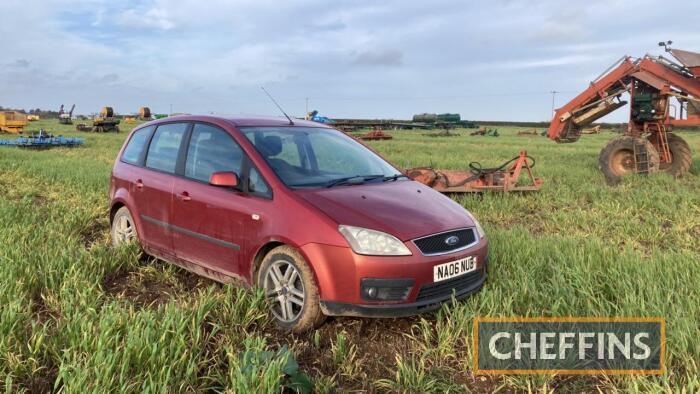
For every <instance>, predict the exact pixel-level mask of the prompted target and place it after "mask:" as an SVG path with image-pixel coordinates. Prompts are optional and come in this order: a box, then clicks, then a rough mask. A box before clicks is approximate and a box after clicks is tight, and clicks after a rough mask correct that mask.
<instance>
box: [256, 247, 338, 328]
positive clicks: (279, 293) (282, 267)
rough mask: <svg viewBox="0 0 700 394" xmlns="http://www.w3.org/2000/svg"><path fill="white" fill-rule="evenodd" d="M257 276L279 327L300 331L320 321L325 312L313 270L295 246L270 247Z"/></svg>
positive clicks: (312, 326)
mask: <svg viewBox="0 0 700 394" xmlns="http://www.w3.org/2000/svg"><path fill="white" fill-rule="evenodd" d="M257 276H258V278H257V283H258V286H260V287H261V288H263V290H264V291H265V296H266V297H268V300H269V301H270V312H271V313H272V316H273V317H274V319H275V320H276V322H277V325H278V327H279V328H280V329H282V330H284V331H292V332H296V333H301V332H305V331H308V330H311V329H313V328H315V327H317V326H318V325H320V324H321V323H323V321H324V320H325V316H324V315H323V313H322V312H321V306H320V297H319V294H318V286H317V285H316V281H315V279H314V275H313V272H312V271H311V268H310V267H309V265H308V264H307V262H306V260H304V257H302V255H301V254H300V253H299V252H298V251H297V250H296V249H294V248H292V247H289V246H286V245H285V246H278V247H276V248H275V249H273V250H271V251H270V252H269V253H268V254H267V256H265V258H264V259H263V261H262V264H261V265H260V269H259V270H258V273H257Z"/></svg>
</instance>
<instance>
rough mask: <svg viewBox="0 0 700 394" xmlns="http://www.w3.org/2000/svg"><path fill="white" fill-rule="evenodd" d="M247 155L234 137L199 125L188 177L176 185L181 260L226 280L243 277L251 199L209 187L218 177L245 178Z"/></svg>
mask: <svg viewBox="0 0 700 394" xmlns="http://www.w3.org/2000/svg"><path fill="white" fill-rule="evenodd" d="M244 158H245V154H244V152H243V150H242V149H241V147H240V146H239V145H238V144H237V143H236V142H235V141H234V139H233V137H231V135H229V134H228V133H227V132H226V131H224V130H223V129H221V128H218V127H216V126H213V125H209V124H205V123H195V125H194V127H193V129H192V134H191V137H190V141H189V145H188V147H187V155H186V159H185V165H184V174H183V175H184V178H182V177H179V178H178V179H177V180H176V181H175V185H174V196H175V199H174V200H173V217H172V227H173V239H174V246H175V253H176V255H177V257H178V258H179V259H183V260H186V261H187V262H190V263H194V264H197V265H199V266H201V267H204V268H207V269H209V270H214V271H216V272H218V273H221V274H224V275H226V276H229V277H231V276H237V275H241V274H242V273H241V272H240V260H241V254H242V251H243V250H244V249H245V245H244V243H245V241H244V240H245V237H244V236H243V233H244V232H245V231H246V227H248V226H249V225H250V224H251V220H252V219H251V214H252V212H250V211H249V210H250V208H248V207H247V206H246V205H247V204H246V201H247V200H248V199H249V197H247V196H245V195H244V194H243V193H242V192H241V191H240V190H236V189H230V188H222V187H217V186H211V185H209V178H210V176H211V174H212V173H214V172H219V171H232V172H235V173H236V174H237V175H239V176H240V175H241V174H242V164H243V163H244V162H245V159H244Z"/></svg>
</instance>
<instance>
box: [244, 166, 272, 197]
mask: <svg viewBox="0 0 700 394" xmlns="http://www.w3.org/2000/svg"><path fill="white" fill-rule="evenodd" d="M248 192H250V194H253V195H256V196H262V197H268V198H269V197H271V196H272V195H271V193H270V187H269V186H267V183H266V182H265V180H264V179H263V177H262V175H260V173H259V172H258V170H257V169H256V168H255V167H252V166H251V167H250V171H249V175H248Z"/></svg>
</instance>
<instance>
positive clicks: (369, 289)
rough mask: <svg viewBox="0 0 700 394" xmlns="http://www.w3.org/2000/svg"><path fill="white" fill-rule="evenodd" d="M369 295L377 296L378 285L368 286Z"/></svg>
mask: <svg viewBox="0 0 700 394" xmlns="http://www.w3.org/2000/svg"><path fill="white" fill-rule="evenodd" d="M367 295H368V296H369V298H375V297H376V296H377V288H376V287H368V288H367Z"/></svg>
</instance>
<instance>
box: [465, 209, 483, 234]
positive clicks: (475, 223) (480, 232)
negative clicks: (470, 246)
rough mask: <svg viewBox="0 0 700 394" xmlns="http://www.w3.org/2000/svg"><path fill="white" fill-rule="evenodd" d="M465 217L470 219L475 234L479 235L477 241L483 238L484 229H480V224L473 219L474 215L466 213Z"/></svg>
mask: <svg viewBox="0 0 700 394" xmlns="http://www.w3.org/2000/svg"><path fill="white" fill-rule="evenodd" d="M467 215H469V217H470V218H471V219H472V222H474V226H476V232H477V233H479V239H482V238H484V236H485V235H486V233H485V232H484V228H483V227H481V223H479V221H478V220H476V218H475V217H474V215H472V214H471V212H469V211H467Z"/></svg>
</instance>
